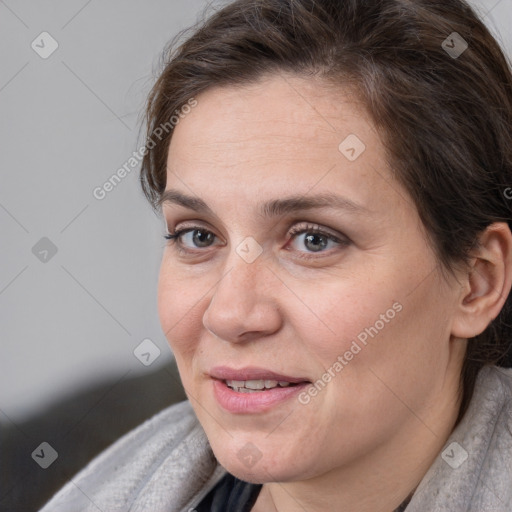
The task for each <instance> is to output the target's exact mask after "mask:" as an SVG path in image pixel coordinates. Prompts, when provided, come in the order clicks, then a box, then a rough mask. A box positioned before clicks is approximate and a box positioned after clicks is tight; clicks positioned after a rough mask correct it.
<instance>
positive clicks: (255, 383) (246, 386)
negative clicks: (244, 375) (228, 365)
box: [226, 380, 290, 393]
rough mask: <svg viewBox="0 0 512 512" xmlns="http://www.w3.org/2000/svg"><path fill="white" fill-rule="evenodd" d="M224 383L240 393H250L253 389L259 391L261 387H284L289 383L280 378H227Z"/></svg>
mask: <svg viewBox="0 0 512 512" xmlns="http://www.w3.org/2000/svg"><path fill="white" fill-rule="evenodd" d="M226 384H227V385H228V386H229V387H230V388H233V389H234V390H235V391H239V392H241V393H252V392H254V391H261V390H262V389H272V388H276V387H278V386H280V387H283V388H285V387H288V386H289V385H290V383H289V382H287V381H281V380H280V381H277V380H227V381H226Z"/></svg>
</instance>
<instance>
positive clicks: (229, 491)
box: [195, 473, 262, 512]
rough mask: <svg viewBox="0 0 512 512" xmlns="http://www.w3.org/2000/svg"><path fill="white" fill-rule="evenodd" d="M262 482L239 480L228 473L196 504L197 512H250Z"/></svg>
mask: <svg viewBox="0 0 512 512" xmlns="http://www.w3.org/2000/svg"><path fill="white" fill-rule="evenodd" d="M261 488H262V484H251V483H248V482H244V481H243V480H239V479H238V478H236V477H234V476H233V475H231V474H230V473H228V474H227V475H225V476H224V477H223V478H221V479H220V481H219V482H218V483H217V485H216V486H215V487H214V488H213V489H212V490H211V491H210V492H209V493H208V494H207V495H206V496H205V497H204V498H203V500H202V501H201V503H199V505H197V507H196V508H195V510H197V512H250V511H251V508H252V507H253V506H254V504H255V503H256V498H257V497H258V494H259V493H260V491H261Z"/></svg>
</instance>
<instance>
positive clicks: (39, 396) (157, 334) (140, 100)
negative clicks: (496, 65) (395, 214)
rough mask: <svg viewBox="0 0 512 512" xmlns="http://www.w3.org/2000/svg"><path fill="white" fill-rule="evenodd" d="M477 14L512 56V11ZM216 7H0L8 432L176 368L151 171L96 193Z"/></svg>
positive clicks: (494, 4)
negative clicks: (75, 395)
mask: <svg viewBox="0 0 512 512" xmlns="http://www.w3.org/2000/svg"><path fill="white" fill-rule="evenodd" d="M472 3H473V5H475V6H476V7H477V9H478V10H479V12H480V13H481V15H482V17H483V18H484V20H485V22H486V23H487V25H488V26H489V27H490V28H491V30H492V31H493V33H494V34H495V35H496V36H497V38H498V40H499V41H500V42H501V44H502V46H503V47H504V48H505V49H506V50H507V52H508V53H509V55H510V54H512V29H511V27H512V0H488V1H487V0H485V1H478V2H477V1H474V2H472ZM205 5H206V2H205V1H204V0H167V1H161V0H153V1H150V2H142V1H140V0H138V1H136V0H124V1H121V0H111V1H109V2H105V1H103V2H100V1H99V0H89V1H86V0H72V1H69V0H68V1H66V2H64V1H62V0H61V1H59V0H53V1H38V2H35V1H32V2H28V1H16V0H5V1H1V0H0V40H1V48H2V52H1V61H0V70H1V71H0V119H1V123H0V140H1V141H2V142H1V150H2V153H1V156H2V158H1V171H0V172H1V187H0V232H1V234H2V238H1V240H2V242H1V244H0V326H1V338H0V339H1V353H0V365H1V368H0V370H1V371H0V425H1V424H2V423H9V424H11V425H13V424H16V423H18V422H22V421H24V420H25V419H26V418H27V417H29V416H31V415H33V414H37V413H40V412H41V411H43V410H44V409H45V408H46V407H48V406H49V405H50V404H51V403H52V402H54V401H55V400H58V399H59V398H61V397H63V396H66V395H69V394H70V393H72V392H73V391H75V390H78V389H81V388H83V387H84V386H86V385H88V384H90V383H91V382H97V381H99V380H101V379H104V378H106V377H112V378H126V377H128V376H136V375H140V374H144V373H145V372H150V371H154V370H155V369H157V368H158V367H159V366H162V365H165V364H167V363H169V362H170V360H171V358H172V355H171V352H170V350H169V348H168V345H167V342H166V340H165V337H164V336H163V333H162V332H161V329H160V324H159V320H158V315H157V304H156V286H157V278H158V271H159V265H160V258H161V252H162V247H163V244H164V240H163V238H162V234H163V226H162V225H161V222H160V220H159V218H158V217H157V216H155V215H154V214H153V212H152V211H151V209H150V207H149V205H148V204H147V203H146V201H145V199H144V197H143V195H142V192H141V190H140V186H139V182H138V173H139V167H135V168H132V171H131V173H130V174H128V176H127V177H126V178H124V180H122V182H121V183H119V184H118V185H117V186H116V187H115V189H114V190H112V191H111V192H110V193H108V194H107V195H106V197H105V198H104V199H103V200H98V199H96V198H95V197H94V196H93V190H94V189H95V188H96V187H99V186H101V185H102V184H103V183H104V182H105V181H107V180H108V179H109V178H110V177H111V176H112V174H114V173H115V172H116V170H117V169H118V168H120V167H121V166H122V165H123V164H124V163H126V162H127V160H128V159H129V158H130V156H131V155H132V153H133V152H134V151H136V150H137V149H138V148H139V147H140V146H141V138H140V137H139V126H140V119H141V117H140V116H141V111H142V109H143V105H144V100H145V96H146V95H147V93H148V91H149V89H150V87H151V85H152V84H153V81H154V76H153V72H154V71H157V64H158V59H159V57H160V53H161V50H162V49H163V47H164V45H165V44H166V43H167V41H168V40H169V39H170V38H171V37H172V36H174V35H175V34H176V33H177V32H178V31H179V30H181V29H182V28H184V27H187V26H189V25H190V24H192V23H194V22H195V21H196V18H197V14H198V13H199V12H200V11H202V9H203V8H204V7H205ZM44 31H46V32H48V33H49V34H50V35H51V36H52V37H53V38H54V39H55V40H56V41H57V43H58V45H59V46H58V48H57V50H56V51H55V52H54V53H52V54H51V55H50V56H49V57H48V58H46V59H43V58H41V57H40V56H39V55H38V54H37V53H36V51H34V50H33V49H32V47H31V44H32V42H33V41H34V40H35V41H36V43H35V44H39V47H40V51H43V50H45V51H47V50H48V49H49V48H50V41H49V40H48V39H44V42H43V43H41V37H39V35H40V34H41V33H42V32H44ZM42 46H44V48H41V47H42ZM43 237H46V238H47V239H49V240H50V241H51V243H52V244H53V245H54V246H55V247H56V249H57V252H56V253H55V254H54V255H52V252H51V250H50V252H49V253H48V254H47V255H46V254H45V253H44V252H42V251H44V250H48V249H49V248H51V246H50V245H49V243H48V242H47V241H44V240H43V241H41V239H42V238H43ZM34 246H35V249H34ZM34 252H35V253H36V254H34ZM41 258H42V259H43V261H41ZM45 258H46V259H45ZM147 338H149V339H150V340H152V342H153V343H154V344H155V345H156V346H157V347H158V348H159V349H160V351H161V354H160V356H159V357H158V358H157V359H156V360H154V362H153V363H152V364H151V365H149V366H145V365H144V364H142V363H141V362H140V361H139V360H138V359H137V358H136V357H135V355H134V353H133V352H134V349H135V348H136V347H137V346H138V345H139V344H140V343H141V342H142V341H143V340H144V339H147Z"/></svg>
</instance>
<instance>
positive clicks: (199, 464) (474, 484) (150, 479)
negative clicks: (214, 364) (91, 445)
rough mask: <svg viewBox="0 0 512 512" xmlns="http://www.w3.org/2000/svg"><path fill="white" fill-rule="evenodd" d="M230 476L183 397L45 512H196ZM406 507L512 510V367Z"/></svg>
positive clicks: (494, 373)
mask: <svg viewBox="0 0 512 512" xmlns="http://www.w3.org/2000/svg"><path fill="white" fill-rule="evenodd" d="M225 474H226V470H225V469H224V468H223V467H222V466H220V465H219V463H218V462H217V461H216V459H215V457H214V455H213V452H212V451H211V448H210V445H209V444H208V440H207V438H206V436H205V433H204V431H203V429H202V427H201V425H200V424H199V422H198V421H197V419H196V417H195V414H194V412H193V410H192V407H191V405H190V403H189V402H188V401H184V402H181V403H178V404H175V405H173V406H171V407H169V408H167V409H165V410H163V411H162V412H160V413H158V414H157V415H155V416H154V417H153V418H151V419H149V420H148V421H146V422H145V423H143V424H142V425H140V426H139V427H137V428H136V429H135V430H133V431H131V432H129V433H128V434H126V435H125V436H123V437H122V438H121V439H119V440H118V441H116V442H115V443H114V444H113V445H112V446H110V447H109V448H107V449H106V450H105V451H104V452H103V453H101V454H100V455H99V456H97V457H96V458H95V459H94V460H93V461H92V462H91V463H89V465H88V466H86V467H85V468H84V469H83V470H82V471H80V472H79V473H78V474H77V475H76V476H75V477H73V478H72V479H71V480H70V481H69V482H68V483H67V484H66V485H65V486H64V487H63V488H62V489H61V490H60V491H59V492H58V493H57V494H56V495H55V496H54V497H53V498H52V499H51V500H50V501H49V502H48V503H47V504H46V505H45V506H44V507H43V509H42V510H41V511H40V512H81V511H84V512H85V511H87V512H89V511H91V512H92V511H94V512H98V511H101V512H127V511H130V512H142V511H144V512H193V510H194V507H195V506H196V505H197V504H198V503H199V502H200V501H201V500H202V499H203V497H204V496H205V495H206V494H207V493H208V491H210V490H211V489H212V487H214V486H215V484H216V483H217V482H218V481H219V480H220V479H221V478H222V477H223V476H224V475H225ZM406 512H512V369H504V368H499V367H495V366H493V367H486V368H484V369H482V370H481V372H480V373H479V375H478V378H477V382H476V387H475V392H474V395H473V398H472V400H471V403H470V405H469V408H468V411H467V412H466V414H465V415H464V417H463V419H462V420H461V422H460V423H459V425H458V426H457V428H456V429H455V430H454V431H453V433H452V435H451V436H450V438H449V439H448V441H447V442H446V444H445V446H444V448H443V450H442V451H441V452H440V453H439V455H438V456H437V458H436V460H435V461H434V463H433V464H432V466H431V467H430V469H429V470H428V471H427V473H426V474H425V476H424V478H423V480H422V481H421V483H420V484H419V486H418V488H417V489H416V491H415V493H414V495H413V497H412V499H411V501H410V503H409V504H408V506H407V508H406Z"/></svg>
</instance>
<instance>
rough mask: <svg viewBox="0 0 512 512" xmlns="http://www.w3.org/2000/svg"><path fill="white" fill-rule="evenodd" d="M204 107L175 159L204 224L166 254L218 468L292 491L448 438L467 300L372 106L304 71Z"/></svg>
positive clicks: (220, 96) (169, 289) (177, 347)
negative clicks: (391, 158)
mask: <svg viewBox="0 0 512 512" xmlns="http://www.w3.org/2000/svg"><path fill="white" fill-rule="evenodd" d="M196 99H197V101H198V104H197V106H196V107H195V108H194V109H193V110H192V112H191V113H189V114H188V115H187V116H186V117H184V118H183V119H182V120H181V121H180V123H179V124H178V125H177V126H176V128H175V132H174V134H173V137H172V142H171V145H170V149H169V158H168V170H167V185H166V191H170V190H171V189H172V191H174V192H175V193H174V194H173V195H172V197H171V196H169V201H168V202H166V203H165V204H164V207H163V214H164V218H165V221H166V225H167V229H168V231H169V232H170V233H172V232H174V231H175V230H182V229H186V230H189V231H186V232H185V233H183V234H182V236H181V237H180V238H179V239H177V240H174V241H172V242H171V241H170V242H169V245H167V246H166V248H165V249H164V253H163V259H162V264H161V270H160V277H159V288H158V308H159V316H160V320H161V325H162V328H163V331H164V333H165V335H166V337H167V339H168V341H169V343H170V346H171V348H172V351H173V353H174V355H175V357H176V360H177V364H178V368H179V371H180V375H181V378H182V381H183V385H184V387H185V390H186V392H187V395H188V397H189V399H190V401H191V404H192V406H193V408H194V410H195V412H196V414H197V417H198V418H199V420H200V422H201V424H202V426H203V428H204V430H205V432H206V434H207V436H208V439H209V441H210V443H211V446H212V449H213V451H214V453H215V455H216V457H217V458H218V460H219V462H220V463H221V464H222V465H223V466H224V467H225V468H226V469H228V471H230V472H231V473H233V474H234V475H236V476H238V477H239V478H242V479H245V480H248V481H253V482H265V481H292V480H299V479H304V478H311V477H313V476H315V475H320V474H323V473H325V472H327V471H329V470H331V469H333V468H336V467H341V466H346V465H350V464H356V463H357V461H360V460H362V459H364V458H365V457H367V456H368V455H371V454H372V453H376V452H377V451H378V450H382V449H383V447H386V446H391V445H394V446H400V437H401V436H402V437H401V440H402V441H403V442H405V439H406V438H405V437H404V436H406V435H407V436H409V437H411V436H413V437H414V436H415V435H416V434H418V436H417V437H421V436H420V435H419V434H420V433H421V435H423V436H432V432H430V433H429V432H427V430H429V427H428V425H431V424H434V423H435V421H436V420H435V418H437V417H438V416H439V414H442V413H441V412H440V411H442V410H444V408H445V407H448V405H447V403H448V402H450V403H451V405H452V406H453V396H452V395H450V394H448V396H446V395H447V394H446V387H447V386H448V385H447V382H448V383H450V385H451V384H453V386H452V387H453V388H455V384H456V383H457V380H456V378H455V375H456V374H457V372H458V370H459V366H457V364H456V363H455V362H454V361H455V360H456V359H457V360H459V359H460V357H459V356H460V354H459V353H457V357H454V351H455V349H454V343H453V342H450V332H451V319H452V317H453V315H454V311H455V303H456V297H457V296H458V295H459V293H460V290H459V289H458V287H457V286H456V285H455V284H454V283H449V282H448V281H445V280H443V278H442V277H441V276H440V273H439V269H438V266H437V261H436V258H435V255H434V253H433V250H432V248H431V247H430V246H429V244H428V242H427V241H426V238H425V235H424V231H423V229H422V224H421V222H420V219H419V217H418V213H417V210H416V208H415V205H414V203H413V201H412V200H411V199H410V197H409V195H408V194H407V192H406V191H405V189H404V188H403V187H402V186H401V185H400V184H399V183H398V182H397V181H395V179H394V178H393V177H392V174H391V171H390V169H389V168H388V166H387V163H386V156H385V151H384V147H383V145H382V142H381V140H380V139H379V136H378V134H377V132H376V130H375V128H374V126H373V125H372V123H371V122H370V120H369V118H368V116H367V115H366V114H365V112H364V110H363V109H362V108H361V107H360V106H359V105H358V103H357V102H356V100H355V98H354V97H353V96H351V95H350V94H349V91H348V90H345V89H340V90H339V91H337V92H335V91H334V90H333V89H327V88H326V87H324V86H323V85H322V83H321V82H319V81H316V80H315V79H311V78H309V79H301V78H299V77H294V76H291V75H288V76H281V77H280V76H277V75H274V76H269V77H266V79H265V80H261V81H260V82H259V83H258V84H253V85H251V86H246V87H243V88H242V87H225V88H215V89H210V90H207V91H206V92H204V93H202V94H201V95H200V96H198V97H197V98H196ZM178 193H179V194H181V195H182V196H187V197H190V198H191V199H193V200H194V201H192V200H191V201H189V202H187V201H183V200H182V199H183V197H181V196H178ZM179 197H181V199H179ZM206 207H207V208H206ZM459 345H460V344H459ZM457 350H459V349H457ZM226 372H228V373H226ZM229 372H231V373H229ZM226 380H229V381H254V382H249V383H248V384H247V386H249V387H252V388H258V387H262V386H263V385H266V387H269V388H273V389H269V390H251V391H248V390H247V389H245V390H242V391H236V390H232V389H231V388H230V387H228V385H227V383H226V382H225V381H226ZM265 381H266V382H265ZM276 381H281V382H283V383H284V384H283V385H282V386H281V385H280V384H277V382H276ZM286 382H288V384H286ZM290 382H292V384H289V383H290ZM293 383H294V384H293ZM229 384H230V385H231V386H245V384H246V383H241V382H235V383H233V382H230V383H229ZM276 384H277V385H278V387H277V388H275V387H274V386H275V385H276ZM451 390H452V389H451V388H450V391H451ZM430 430H431V429H430Z"/></svg>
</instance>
